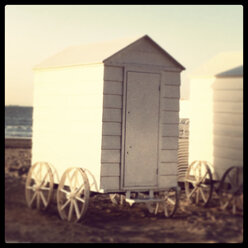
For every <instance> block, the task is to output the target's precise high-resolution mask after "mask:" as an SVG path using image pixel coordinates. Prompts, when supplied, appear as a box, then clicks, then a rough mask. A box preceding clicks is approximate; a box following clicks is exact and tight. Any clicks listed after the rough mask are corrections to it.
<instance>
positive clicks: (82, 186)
mask: <svg viewBox="0 0 248 248" xmlns="http://www.w3.org/2000/svg"><path fill="white" fill-rule="evenodd" d="M83 189H84V184H82V185H81V186H80V187H79V188H78V189H77V190H76V191H75V194H76V195H80V194H81V192H82V190H83Z"/></svg>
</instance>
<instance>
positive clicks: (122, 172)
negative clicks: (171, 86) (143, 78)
mask: <svg viewBox="0 0 248 248" xmlns="http://www.w3.org/2000/svg"><path fill="white" fill-rule="evenodd" d="M147 67H148V66H144V67H142V66H139V68H132V66H127V65H126V66H124V70H123V89H122V96H123V97H122V124H121V127H122V133H121V134H122V140H121V165H120V166H121V168H120V189H121V190H130V189H134V190H142V189H145V190H147V189H158V187H159V184H158V176H159V156H160V139H161V138H160V119H161V118H160V116H161V78H162V75H161V68H152V69H151V68H149V69H148V68H147ZM128 72H136V73H148V74H158V75H159V78H160V80H159V110H158V112H159V117H158V142H157V149H158V158H157V178H156V185H155V186H147V187H144V186H135V187H134V186H125V185H124V175H125V151H126V102H127V80H128V77H127V74H128Z"/></svg>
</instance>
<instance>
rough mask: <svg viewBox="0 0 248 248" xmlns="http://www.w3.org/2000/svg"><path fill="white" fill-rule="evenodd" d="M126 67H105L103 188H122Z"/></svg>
mask: <svg viewBox="0 0 248 248" xmlns="http://www.w3.org/2000/svg"><path fill="white" fill-rule="evenodd" d="M123 80H124V68H123V67H116V66H105V67H104V87H103V117H102V145H101V151H102V155H101V188H103V189H105V190H106V189H109V190H119V189H120V175H121V172H120V171H121V142H122V140H121V137H122V104H123V99H122V97H123Z"/></svg>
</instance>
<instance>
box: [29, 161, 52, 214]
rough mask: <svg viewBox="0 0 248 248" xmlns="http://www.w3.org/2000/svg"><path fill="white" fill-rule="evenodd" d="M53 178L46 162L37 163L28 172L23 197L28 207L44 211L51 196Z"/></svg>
mask: <svg viewBox="0 0 248 248" xmlns="http://www.w3.org/2000/svg"><path fill="white" fill-rule="evenodd" d="M53 185H54V178H53V173H52V170H51V167H50V166H49V164H48V163H46V162H37V163H35V164H34V165H33V166H32V167H31V168H30V170H29V173H28V176H27V180H26V186H25V195H26V201H27V204H28V207H30V208H36V209H38V210H45V209H47V207H48V206H49V204H50V203H51V200H52V195H53Z"/></svg>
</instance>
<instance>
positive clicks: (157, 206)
mask: <svg viewBox="0 0 248 248" xmlns="http://www.w3.org/2000/svg"><path fill="white" fill-rule="evenodd" d="M158 209H159V203H158V202H157V203H156V207H155V212H154V213H155V215H156V214H157V213H158Z"/></svg>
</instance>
